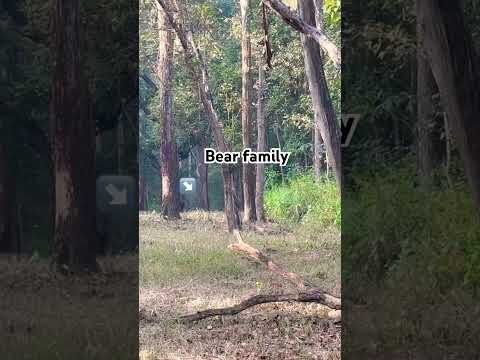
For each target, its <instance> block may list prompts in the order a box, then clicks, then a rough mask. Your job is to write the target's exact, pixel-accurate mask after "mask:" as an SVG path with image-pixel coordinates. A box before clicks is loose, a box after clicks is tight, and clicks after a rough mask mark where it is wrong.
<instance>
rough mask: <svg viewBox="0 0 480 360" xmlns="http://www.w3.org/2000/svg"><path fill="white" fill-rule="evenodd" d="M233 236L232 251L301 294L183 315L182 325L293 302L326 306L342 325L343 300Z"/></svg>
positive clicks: (253, 299) (256, 299)
mask: <svg viewBox="0 0 480 360" xmlns="http://www.w3.org/2000/svg"><path fill="white" fill-rule="evenodd" d="M233 233H234V235H235V237H236V239H237V242H236V243H234V244H232V245H230V249H232V250H235V251H238V252H241V253H244V254H247V255H248V256H249V257H251V258H253V259H255V260H256V261H258V262H260V263H263V264H264V265H266V267H267V268H268V269H269V270H270V271H272V272H273V273H275V274H277V275H279V276H281V277H282V278H284V279H286V280H288V281H290V282H291V283H292V284H294V285H295V286H296V287H297V289H298V290H299V291H298V292H297V293H294V294H278V295H277V294H274V295H255V296H252V297H250V298H248V299H246V300H244V301H242V302H240V303H239V304H237V305H235V306H231V307H226V308H220V309H208V310H203V311H198V312H196V313H194V314H190V315H184V316H182V317H181V320H182V321H186V322H188V321H198V320H202V319H206V318H209V317H212V316H219V315H236V314H238V313H240V312H242V311H244V310H246V309H248V308H251V307H253V306H256V305H260V304H266V303H274V302H291V301H294V302H304V303H306V302H309V303H317V304H321V305H325V306H327V307H329V308H330V309H333V310H335V312H334V315H333V316H332V317H334V319H335V320H336V321H340V318H341V308H342V301H341V299H340V298H338V297H336V296H333V295H331V294H328V293H327V292H325V291H323V290H321V289H319V288H315V287H313V286H312V285H311V284H310V283H309V282H307V281H306V280H304V279H303V278H302V277H301V276H299V275H297V274H295V273H292V272H290V271H286V270H284V269H283V268H282V267H281V266H280V265H278V264H276V263H275V262H273V260H272V259H270V258H269V257H268V256H266V255H265V254H263V253H262V252H261V251H260V250H257V249H255V248H254V247H253V246H251V245H249V244H247V243H246V242H244V241H243V237H242V234H241V233H240V231H234V232H233ZM329 316H330V315H329Z"/></svg>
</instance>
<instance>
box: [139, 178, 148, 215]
mask: <svg viewBox="0 0 480 360" xmlns="http://www.w3.org/2000/svg"><path fill="white" fill-rule="evenodd" d="M146 190H147V189H146V186H145V178H144V177H143V175H142V174H139V175H138V193H139V197H138V208H139V210H140V211H145V210H147V196H146Z"/></svg>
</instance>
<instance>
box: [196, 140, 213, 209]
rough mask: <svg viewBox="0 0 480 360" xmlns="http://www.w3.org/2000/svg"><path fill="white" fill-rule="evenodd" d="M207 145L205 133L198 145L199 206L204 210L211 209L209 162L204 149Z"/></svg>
mask: <svg viewBox="0 0 480 360" xmlns="http://www.w3.org/2000/svg"><path fill="white" fill-rule="evenodd" d="M206 146H207V144H206V139H205V135H203V134H202V135H201V137H200V143H199V144H198V146H197V177H198V187H197V188H198V199H199V202H198V207H199V208H200V209H202V210H207V211H209V210H210V202H209V199H208V164H205V153H204V149H205V147H206Z"/></svg>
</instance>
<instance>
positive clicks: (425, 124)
mask: <svg viewBox="0 0 480 360" xmlns="http://www.w3.org/2000/svg"><path fill="white" fill-rule="evenodd" d="M420 1H421V0H417V2H416V7H417V159H418V167H419V178H420V183H421V186H422V187H423V188H424V189H425V190H427V189H430V188H431V187H432V185H433V170H434V166H435V165H434V154H433V152H434V135H435V134H434V131H433V125H434V116H435V109H434V104H433V95H434V93H435V86H436V84H435V79H434V78H433V74H432V71H431V70H430V64H429V63H428V60H427V57H426V53H425V46H424V20H425V15H426V14H424V13H423V11H422V6H421V5H420V4H419V2H420Z"/></svg>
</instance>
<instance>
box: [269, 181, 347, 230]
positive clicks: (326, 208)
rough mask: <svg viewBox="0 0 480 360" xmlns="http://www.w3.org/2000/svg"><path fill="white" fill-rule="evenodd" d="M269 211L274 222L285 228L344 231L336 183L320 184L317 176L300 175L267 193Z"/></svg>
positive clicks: (274, 186)
mask: <svg viewBox="0 0 480 360" xmlns="http://www.w3.org/2000/svg"><path fill="white" fill-rule="evenodd" d="M265 209H266V213H267V216H268V218H269V219H270V220H273V221H275V222H278V223H281V224H284V225H294V224H298V223H301V224H306V225H309V226H311V227H315V228H316V227H319V228H323V227H328V226H331V225H334V226H336V227H337V228H340V194H339V191H338V188H337V185H336V183H335V181H334V180H332V179H329V178H326V177H325V178H323V179H322V180H321V181H319V182H316V181H315V178H314V176H313V174H311V173H309V174H303V175H296V176H295V177H293V178H292V179H290V180H288V181H287V182H286V183H285V184H274V185H272V186H271V187H270V188H269V189H268V190H267V192H266V195H265Z"/></svg>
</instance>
